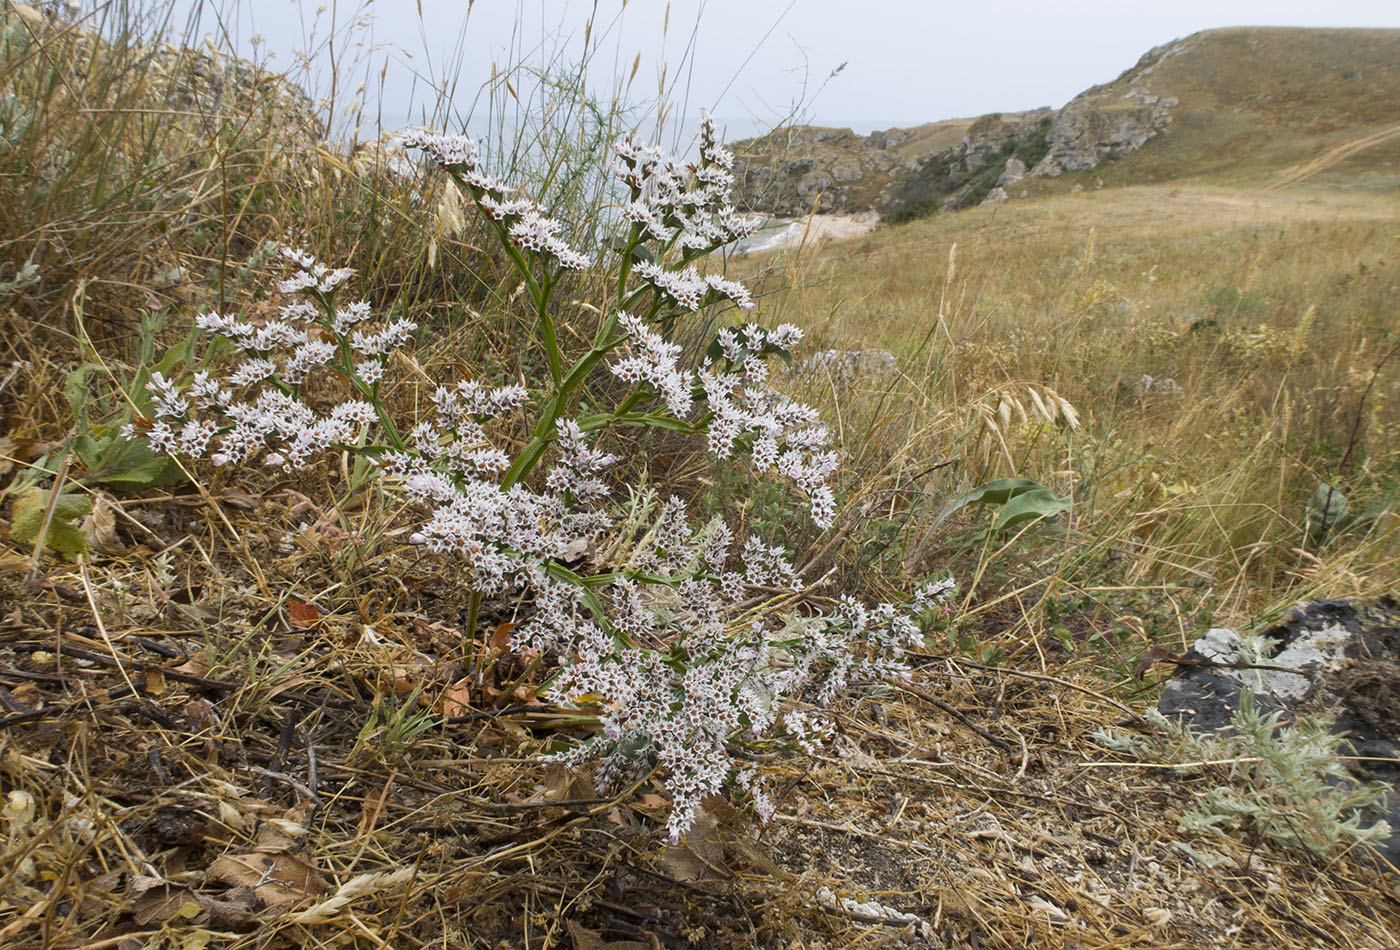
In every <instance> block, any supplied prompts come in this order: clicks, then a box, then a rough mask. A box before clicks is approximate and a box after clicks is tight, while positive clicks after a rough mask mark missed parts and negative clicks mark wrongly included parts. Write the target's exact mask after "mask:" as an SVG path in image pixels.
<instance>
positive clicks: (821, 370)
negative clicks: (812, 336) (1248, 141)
mask: <svg viewBox="0 0 1400 950" xmlns="http://www.w3.org/2000/svg"><path fill="white" fill-rule="evenodd" d="M897 371H898V368H897V366H896V364H895V359H894V354H893V353H891V352H890V351H889V350H881V349H864V350H822V351H821V352H819V353H813V354H812V355H811V356H809V357H807V358H806V359H805V360H803V361H802V362H800V363H797V364H795V365H794V366H793V367H792V369H791V370H790V372H791V373H792V374H793V375H796V376H813V375H815V376H819V377H830V378H831V379H832V381H833V382H834V383H836V385H838V386H849V385H852V384H854V383H857V382H873V383H882V382H885V381H886V380H888V379H889V378H890V377H891V376H893V375H895V373H896V372H897Z"/></svg>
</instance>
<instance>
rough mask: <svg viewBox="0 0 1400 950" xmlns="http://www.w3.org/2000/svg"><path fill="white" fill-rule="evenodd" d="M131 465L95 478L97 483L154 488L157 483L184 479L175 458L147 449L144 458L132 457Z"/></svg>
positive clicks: (110, 485) (175, 481)
mask: <svg viewBox="0 0 1400 950" xmlns="http://www.w3.org/2000/svg"><path fill="white" fill-rule="evenodd" d="M132 463H133V464H132V465H131V466H130V467H129V468H124V469H122V470H121V471H119V472H112V473H111V474H110V475H102V476H100V477H98V478H97V479H96V481H97V483H98V484H99V485H106V486H108V487H110V488H129V489H133V490H139V489H142V488H155V487H157V486H159V485H174V484H177V483H179V482H183V481H184V480H185V473H184V471H183V470H182V469H181V468H180V466H179V465H177V464H176V463H175V460H174V459H172V458H169V457H168V456H164V455H152V454H150V452H149V450H148V451H147V453H146V458H144V459H132Z"/></svg>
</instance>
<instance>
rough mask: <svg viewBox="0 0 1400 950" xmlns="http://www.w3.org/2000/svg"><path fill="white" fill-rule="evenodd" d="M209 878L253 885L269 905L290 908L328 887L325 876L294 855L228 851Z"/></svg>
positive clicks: (208, 873) (220, 881) (255, 891)
mask: <svg viewBox="0 0 1400 950" xmlns="http://www.w3.org/2000/svg"><path fill="white" fill-rule="evenodd" d="M206 877H207V878H208V880H210V881H213V882H215V883H218V884H227V885H229V886H230V887H251V888H252V889H253V893H255V894H256V895H257V896H258V899H259V900H261V901H262V902H263V903H264V904H266V905H267V906H268V907H273V908H278V909H282V908H287V907H291V906H293V905H295V904H298V903H300V902H301V901H303V900H306V899H308V898H311V897H315V896H316V895H317V894H320V893H322V892H323V891H325V889H326V882H325V879H324V878H322V877H321V875H320V874H319V873H317V871H316V869H315V868H314V867H312V866H311V865H310V864H307V863H306V862H305V861H303V860H302V859H301V858H298V857H296V856H294V855H290V854H267V853H264V852H259V851H255V852H252V853H250V854H225V855H223V856H222V857H219V858H216V859H215V860H214V863H213V864H211V865H209V869H208V871H207V872H206Z"/></svg>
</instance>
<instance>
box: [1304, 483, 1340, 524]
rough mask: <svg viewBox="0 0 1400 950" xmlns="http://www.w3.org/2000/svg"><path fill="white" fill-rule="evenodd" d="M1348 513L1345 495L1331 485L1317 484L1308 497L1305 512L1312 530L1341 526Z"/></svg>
mask: <svg viewBox="0 0 1400 950" xmlns="http://www.w3.org/2000/svg"><path fill="white" fill-rule="evenodd" d="M1350 513H1351V509H1350V506H1349V505H1348V504H1347V496H1346V495H1344V494H1342V491H1341V489H1339V488H1336V487H1334V486H1332V485H1328V484H1326V483H1322V484H1319V485H1318V486H1317V489H1316V490H1315V491H1314V492H1313V493H1312V497H1310V498H1309V499H1308V507H1307V512H1306V514H1307V518H1308V524H1309V525H1310V526H1311V529H1312V530H1313V531H1322V530H1324V528H1325V530H1328V531H1331V530H1334V529H1339V528H1342V527H1343V526H1344V525H1345V524H1346V520H1347V515H1349V514H1350Z"/></svg>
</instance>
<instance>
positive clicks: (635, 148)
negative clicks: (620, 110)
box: [611, 112, 761, 309]
mask: <svg viewBox="0 0 1400 950" xmlns="http://www.w3.org/2000/svg"><path fill="white" fill-rule="evenodd" d="M613 152H614V154H615V155H616V157H615V158H614V159H613V162H612V165H611V168H612V171H613V174H614V175H616V176H617V178H618V180H620V181H621V182H622V183H623V184H624V185H626V186H627V188H628V189H629V191H630V200H629V201H628V202H626V203H625V204H624V205H623V207H622V213H623V216H624V217H626V218H627V220H629V221H631V222H633V223H635V224H639V225H641V226H642V227H643V229H644V230H645V232H646V233H647V234H648V235H649V236H650V237H651V238H653V239H655V240H657V241H661V242H663V243H665V244H668V245H669V244H672V243H677V244H679V245H680V246H681V247H682V248H684V249H685V250H688V251H696V252H704V251H710V250H714V249H715V248H718V247H721V246H723V245H725V244H729V243H731V242H733V241H737V240H739V239H740V238H743V237H748V236H749V235H750V234H753V233H754V232H755V231H757V230H758V228H759V226H760V224H761V222H760V221H759V220H758V219H751V218H747V217H745V216H743V215H741V214H740V213H739V212H738V211H736V210H735V209H734V207H733V205H731V204H730V203H729V192H730V189H731V188H732V187H733V186H734V176H733V174H732V173H731V172H730V169H731V168H733V167H734V156H733V155H732V154H731V153H730V152H729V151H728V150H727V149H725V148H724V147H723V146H721V145H719V144H718V142H717V140H716V137H715V123H714V120H713V119H712V118H711V117H710V116H709V115H707V114H705V113H703V112H702V113H701V116H700V163H699V165H686V164H683V163H682V162H680V161H678V160H677V159H676V158H674V157H673V156H671V155H669V154H667V153H666V152H664V151H662V150H661V149H659V148H655V147H652V146H648V145H645V144H644V143H642V141H641V140H640V139H637V138H625V139H620V140H619V141H618V142H616V143H615V144H614V145H613ZM736 302H737V301H736ZM691 309H694V308H691Z"/></svg>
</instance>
